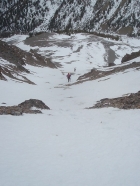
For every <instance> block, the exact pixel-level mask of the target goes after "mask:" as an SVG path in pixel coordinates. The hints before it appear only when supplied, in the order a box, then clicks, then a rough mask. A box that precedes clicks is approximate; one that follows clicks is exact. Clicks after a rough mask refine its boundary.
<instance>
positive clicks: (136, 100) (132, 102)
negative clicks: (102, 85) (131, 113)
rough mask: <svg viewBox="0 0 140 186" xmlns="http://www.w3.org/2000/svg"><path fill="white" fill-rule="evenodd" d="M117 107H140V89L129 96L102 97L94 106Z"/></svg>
mask: <svg viewBox="0 0 140 186" xmlns="http://www.w3.org/2000/svg"><path fill="white" fill-rule="evenodd" d="M104 107H115V108H119V109H140V91H139V92H137V93H133V94H130V95H129V96H124V97H118V98H114V99H108V98H105V99H101V100H100V101H98V102H97V103H96V104H95V105H94V106H93V107H90V109H92V108H104Z"/></svg>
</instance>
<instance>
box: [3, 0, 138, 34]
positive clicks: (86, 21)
mask: <svg viewBox="0 0 140 186" xmlns="http://www.w3.org/2000/svg"><path fill="white" fill-rule="evenodd" d="M32 30H35V31H58V30H59V31H62V30H65V31H67V30H80V31H81V30H82V31H90V32H92V31H98V32H117V33H119V34H127V35H133V36H139V35H140V1H139V0H135V1H134V0H110V1H108V0H41V1H40V0H11V1H10V0H0V31H1V32H6V31H10V32H24V33H25V32H29V31H32Z"/></svg>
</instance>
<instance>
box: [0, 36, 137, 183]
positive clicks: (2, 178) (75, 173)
mask: <svg viewBox="0 0 140 186" xmlns="http://www.w3.org/2000/svg"><path fill="white" fill-rule="evenodd" d="M87 37H88V36H87ZM19 38H20V37H19ZM75 38H76V39H75V40H73V43H74V45H73V48H74V50H76V49H77V48H78V47H79V45H80V44H81V43H82V46H83V48H82V50H81V51H80V53H78V54H79V55H78V54H77V53H75V55H74V54H73V53H72V50H70V48H65V50H64V48H63V47H62V48H61V47H60V48H58V46H56V45H53V46H50V47H49V48H46V49H45V48H39V52H40V53H41V52H43V51H45V50H46V51H48V52H49V51H53V52H54V55H53V57H54V58H53V61H55V59H56V57H58V59H57V60H56V61H57V62H59V63H60V64H61V65H62V67H61V68H57V69H51V68H47V67H46V68H39V67H33V66H30V65H26V68H27V69H29V70H30V72H31V74H27V75H26V77H27V78H28V79H30V80H31V81H33V82H35V84H36V85H30V84H27V83H21V82H18V81H14V80H12V79H10V78H8V81H0V87H1V91H0V105H1V106H4V105H3V103H6V104H5V105H6V106H12V105H18V104H19V103H21V102H23V101H25V100H28V99H40V100H42V101H43V102H44V103H45V104H46V105H47V106H49V107H50V109H51V110H42V112H43V114H37V115H32V114H23V116H10V115H1V116H0V150H1V153H0V186H16V185H18V186H26V185H30V186H39V185H40V186H46V185H48V186H94V185H95V186H139V185H140V179H139V173H140V158H139V157H140V143H139V142H140V110H120V109H117V108H104V109H90V110H88V109H85V108H87V107H91V106H93V105H94V104H95V103H96V102H97V101H99V100H100V99H103V98H115V97H120V96H123V95H125V94H129V93H136V92H138V91H139V90H140V81H139V79H140V72H139V70H138V69H129V70H126V71H125V73H124V72H120V73H117V74H114V75H110V76H107V77H103V78H100V79H97V80H94V81H86V82H84V83H82V84H76V85H71V86H68V85H70V84H72V83H74V82H75V81H76V79H77V78H78V77H79V76H80V75H83V74H84V73H86V72H87V71H89V69H92V68H93V67H97V66H98V63H96V62H97V59H98V62H99V65H100V66H101V67H102V68H103V66H104V63H105V62H104V58H103V55H104V54H105V50H104V47H103V45H102V44H101V43H100V42H99V43H98V42H95V43H93V44H92V45H91V47H86V46H87V45H86V41H85V39H86V36H83V35H78V34H77V35H76V36H75ZM50 39H52V40H57V41H58V40H59V39H60V40H62V41H63V40H65V39H68V38H67V37H66V36H63V35H55V36H53V37H52V38H50ZM21 40H22V39H21ZM21 40H20V42H18V46H22V45H21V44H22V43H23V42H21ZM16 41H17V40H16ZM126 41H127V42H126ZM108 42H110V41H108ZM123 42H126V43H129V46H130V48H131V49H130V48H129V49H130V50H129V51H132V50H134V49H135V47H136V45H135V47H134V48H133V45H134V42H135V43H138V42H139V40H133V39H129V38H124V40H123ZM76 43H77V44H76ZM114 43H115V42H114ZM15 44H16V45H17V42H16V43H15ZM84 47H85V48H86V49H85V48H84ZM137 47H139V45H138V44H137ZM27 48H28V49H29V48H32V47H30V46H29V45H28V46H27ZM27 48H26V45H24V49H25V50H26V49H27ZM112 50H117V44H116V45H115V46H114V47H112ZM119 50H120V49H119ZM119 50H117V51H118V54H119ZM126 50H128V48H125V47H124V49H121V50H120V52H122V54H125V51H126ZM93 51H94V57H95V58H94V59H95V63H92V64H90V63H87V62H86V61H88V60H85V59H87V58H88V57H87V56H90V55H92V53H93ZM123 51H124V53H123ZM62 54H63V55H62ZM122 54H120V55H122ZM60 56H61V58H60ZM68 56H69V57H68ZM83 59H84V60H83ZM72 60H75V62H73V63H67V62H70V61H72ZM1 61H2V59H0V63H1ZM56 61H55V62H56ZM89 61H92V58H90V59H89ZM100 62H101V63H100ZM2 63H4V60H3V61H2ZM74 67H76V72H74V70H73V69H74ZM68 71H69V72H73V75H72V78H71V82H69V83H68V82H67V79H66V73H67V72H68ZM6 78H7V77H6Z"/></svg>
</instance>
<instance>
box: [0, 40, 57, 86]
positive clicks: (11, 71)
mask: <svg viewBox="0 0 140 186" xmlns="http://www.w3.org/2000/svg"><path fill="white" fill-rule="evenodd" d="M0 58H1V60H2V61H3V62H2V64H0V72H1V73H0V80H7V76H8V77H10V78H11V79H14V80H18V81H20V82H25V83H29V84H35V83H34V82H32V81H30V80H29V79H27V78H26V77H25V76H23V74H22V73H21V72H24V73H30V71H29V70H28V69H27V68H26V64H29V65H32V66H39V67H50V68H56V67H55V65H54V64H53V63H52V62H51V60H50V59H45V57H43V56H41V55H40V54H38V53H37V52H36V51H34V50H31V51H30V52H26V51H23V50H21V49H20V48H18V47H16V46H14V45H11V44H7V43H6V42H3V41H0Z"/></svg>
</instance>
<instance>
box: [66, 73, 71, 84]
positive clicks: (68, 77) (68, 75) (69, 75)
mask: <svg viewBox="0 0 140 186" xmlns="http://www.w3.org/2000/svg"><path fill="white" fill-rule="evenodd" d="M70 78H71V74H70V73H68V74H67V79H68V82H69V81H70Z"/></svg>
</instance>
